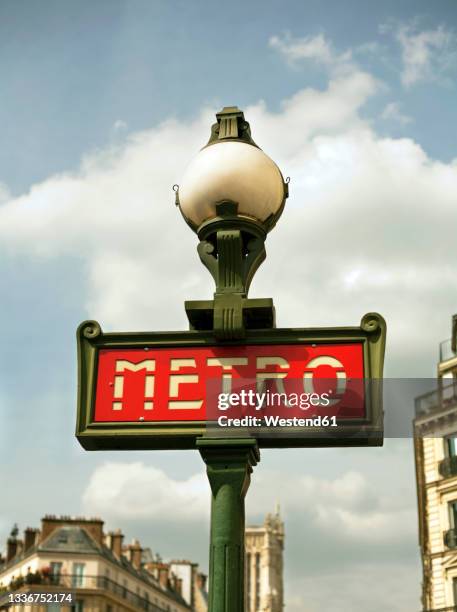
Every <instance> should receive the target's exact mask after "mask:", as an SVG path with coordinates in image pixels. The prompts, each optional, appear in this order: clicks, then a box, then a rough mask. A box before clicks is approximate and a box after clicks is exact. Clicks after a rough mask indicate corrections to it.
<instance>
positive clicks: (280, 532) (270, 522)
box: [246, 508, 284, 612]
mask: <svg viewBox="0 0 457 612" xmlns="http://www.w3.org/2000/svg"><path fill="white" fill-rule="evenodd" d="M283 551H284V523H283V521H282V520H281V517H280V513H279V508H278V509H277V510H276V512H275V513H274V514H267V516H266V518H265V521H264V523H263V525H261V526H252V527H247V528H246V599H247V603H246V612H283V607H284V582H283V572H284V563H283Z"/></svg>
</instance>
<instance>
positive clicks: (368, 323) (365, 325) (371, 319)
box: [360, 312, 387, 334]
mask: <svg viewBox="0 0 457 612" xmlns="http://www.w3.org/2000/svg"><path fill="white" fill-rule="evenodd" d="M360 327H361V328H362V329H363V331H365V332H368V333H369V334H373V333H375V332H377V331H378V330H382V331H385V330H386V327H387V325H386V321H385V319H384V317H382V316H381V315H380V314H378V313H377V312H367V314H365V315H364V316H363V317H362V320H361V321H360Z"/></svg>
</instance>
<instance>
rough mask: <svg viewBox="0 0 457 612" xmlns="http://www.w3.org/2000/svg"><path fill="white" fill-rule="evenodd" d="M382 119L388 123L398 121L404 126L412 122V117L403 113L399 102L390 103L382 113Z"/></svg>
mask: <svg viewBox="0 0 457 612" xmlns="http://www.w3.org/2000/svg"><path fill="white" fill-rule="evenodd" d="M381 119H385V120H386V121H396V122H397V123H401V124H402V125H406V124H407V123H411V122H412V118H411V117H409V116H408V115H405V114H403V113H402V112H401V110H400V105H399V104H398V102H389V103H388V104H386V106H385V107H384V110H383V111H382V113H381Z"/></svg>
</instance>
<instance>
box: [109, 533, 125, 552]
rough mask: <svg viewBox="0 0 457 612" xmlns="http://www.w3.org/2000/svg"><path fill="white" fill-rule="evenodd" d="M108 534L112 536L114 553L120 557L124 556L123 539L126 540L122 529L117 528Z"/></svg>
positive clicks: (111, 542)
mask: <svg viewBox="0 0 457 612" xmlns="http://www.w3.org/2000/svg"><path fill="white" fill-rule="evenodd" d="M108 535H109V538H110V548H111V550H112V552H113V554H114V555H116V557H117V558H118V559H120V558H121V556H122V541H123V540H124V534H123V533H122V531H121V530H120V529H116V531H111V532H110V533H109V534H108Z"/></svg>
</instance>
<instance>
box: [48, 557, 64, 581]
mask: <svg viewBox="0 0 457 612" xmlns="http://www.w3.org/2000/svg"><path fill="white" fill-rule="evenodd" d="M62 565H63V564H62V563H61V562H60V561H51V567H50V569H51V575H50V578H51V584H59V583H60V577H61V575H62Z"/></svg>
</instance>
